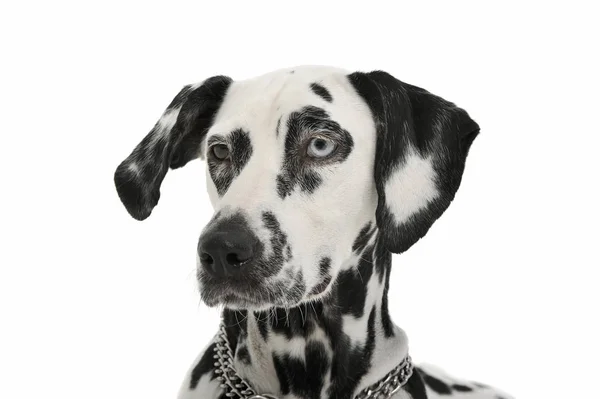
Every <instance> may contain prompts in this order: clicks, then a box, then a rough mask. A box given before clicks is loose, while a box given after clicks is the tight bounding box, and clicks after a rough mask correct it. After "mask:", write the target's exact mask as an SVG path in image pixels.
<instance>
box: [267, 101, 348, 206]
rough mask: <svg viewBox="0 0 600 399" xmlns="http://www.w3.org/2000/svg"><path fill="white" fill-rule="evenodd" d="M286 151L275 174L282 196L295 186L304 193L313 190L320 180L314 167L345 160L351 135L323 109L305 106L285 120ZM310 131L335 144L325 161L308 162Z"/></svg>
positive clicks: (279, 192)
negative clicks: (307, 142)
mask: <svg viewBox="0 0 600 399" xmlns="http://www.w3.org/2000/svg"><path fill="white" fill-rule="evenodd" d="M286 125H287V134H286V137H285V153H284V160H283V165H282V172H281V173H280V174H279V175H278V176H277V193H278V194H279V197H280V198H282V199H284V198H285V197H287V196H289V195H290V194H291V193H292V191H293V190H294V189H295V187H296V186H300V189H301V190H302V191H303V192H306V193H309V194H310V193H313V192H314V191H315V190H316V189H317V188H318V187H319V186H320V185H321V183H322V181H323V180H322V178H321V176H320V175H319V174H318V173H317V171H316V170H315V168H317V167H318V166H319V165H325V164H331V163H335V162H342V161H344V160H345V159H346V158H347V157H348V155H349V154H350V152H351V151H352V147H353V146H354V141H353V140H352V136H350V133H348V132H347V131H346V130H345V129H342V127H341V126H340V125H339V123H337V122H335V121H333V120H331V119H330V117H329V114H328V113H327V112H326V111H325V110H324V109H322V108H319V107H315V106H306V107H304V108H302V109H301V110H300V111H295V112H292V113H291V114H290V116H289V117H288V120H287V123H286ZM312 132H323V134H325V135H326V136H327V138H329V139H331V140H332V141H334V142H335V143H336V144H337V147H336V151H335V153H334V154H333V155H332V156H331V157H328V158H327V159H324V160H319V161H315V160H313V161H308V160H307V159H306V158H307V157H306V154H305V153H304V152H305V148H304V146H303V143H304V140H305V139H306V138H307V137H308V135H309V134H311V133H312Z"/></svg>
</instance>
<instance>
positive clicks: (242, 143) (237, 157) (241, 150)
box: [207, 129, 252, 196]
mask: <svg viewBox="0 0 600 399" xmlns="http://www.w3.org/2000/svg"><path fill="white" fill-rule="evenodd" d="M226 140H227V141H229V147H230V148H231V153H230V156H229V158H228V159H226V160H222V161H221V160H217V159H212V158H210V157H209V158H208V159H207V161H208V171H209V173H210V176H211V178H212V180H213V182H214V184H215V187H216V188H217V193H219V195H220V196H223V194H225V193H226V192H227V190H228V189H229V186H230V185H231V182H233V179H235V178H236V177H237V176H238V175H239V174H240V173H241V172H242V170H243V169H244V167H245V166H246V164H247V163H248V161H249V160H250V157H251V156H252V142H251V141H250V135H249V134H248V132H246V131H244V130H243V129H236V130H234V131H233V132H231V134H230V135H229V136H228V137H227V138H226ZM217 143H222V141H221V138H217V137H211V138H210V139H209V140H208V143H207V145H208V146H211V145H216V144H217Z"/></svg>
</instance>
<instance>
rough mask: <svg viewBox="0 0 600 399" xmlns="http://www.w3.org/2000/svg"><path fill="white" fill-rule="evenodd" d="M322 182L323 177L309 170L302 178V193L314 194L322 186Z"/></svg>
mask: <svg viewBox="0 0 600 399" xmlns="http://www.w3.org/2000/svg"><path fill="white" fill-rule="evenodd" d="M321 182H322V179H321V176H319V175H318V174H317V173H316V172H315V171H312V170H307V171H306V172H305V173H304V174H303V176H302V177H301V178H300V187H301V189H302V191H305V192H307V193H311V194H312V193H313V192H314V191H315V190H316V189H317V188H318V187H319V185H321Z"/></svg>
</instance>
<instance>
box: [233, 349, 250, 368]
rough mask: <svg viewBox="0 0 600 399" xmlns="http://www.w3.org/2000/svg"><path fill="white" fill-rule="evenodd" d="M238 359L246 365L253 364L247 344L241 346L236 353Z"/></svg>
mask: <svg viewBox="0 0 600 399" xmlns="http://www.w3.org/2000/svg"><path fill="white" fill-rule="evenodd" d="M235 357H236V359H238V360H239V361H240V362H242V363H244V364H245V365H251V364H252V359H251V358H250V352H249V351H248V348H247V347H246V346H240V347H239V349H238V350H237V353H236V355H235Z"/></svg>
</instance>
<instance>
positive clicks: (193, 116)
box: [114, 76, 232, 220]
mask: <svg viewBox="0 0 600 399" xmlns="http://www.w3.org/2000/svg"><path fill="white" fill-rule="evenodd" d="M231 82H232V79H231V78H229V77H227V76H213V77H211V78H208V79H206V80H205V81H204V82H202V83H200V84H196V85H188V86H185V87H184V88H183V89H182V90H181V91H180V92H179V94H177V96H175V98H174V99H173V101H171V104H170V105H169V106H168V107H167V109H166V111H165V112H164V113H163V115H162V117H161V118H160V119H159V121H158V122H157V123H156V125H155V126H154V128H153V129H152V130H151V131H150V133H148V134H147V135H146V137H144V139H143V140H142V141H141V142H140V143H139V144H138V145H137V147H135V149H134V150H133V152H132V153H131V154H130V155H129V156H128V157H127V158H126V159H125V160H124V161H123V162H121V164H120V165H119V167H118V168H117V170H116V172H115V177H114V179H115V186H116V188H117V192H118V193H119V198H121V201H122V202H123V205H125V208H127V211H128V212H129V213H130V214H131V216H133V217H134V218H135V219H138V220H144V219H146V218H147V217H148V216H150V213H151V212H152V209H153V208H154V207H155V206H156V204H157V203H158V199H159V197H160V185H161V183H162V181H163V179H164V178H165V175H166V174H167V171H168V170H169V167H171V168H172V169H175V168H179V167H181V166H184V165H185V164H186V163H188V162H189V161H191V160H192V159H195V158H197V157H198V156H200V153H201V149H200V147H201V145H202V143H203V141H204V138H205V137H206V133H207V131H208V129H209V128H210V126H211V125H212V123H213V119H214V117H215V115H216V113H217V112H218V110H219V108H220V106H221V103H222V102H223V99H224V97H225V94H226V93H227V90H228V88H229V86H230V85H231Z"/></svg>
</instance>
